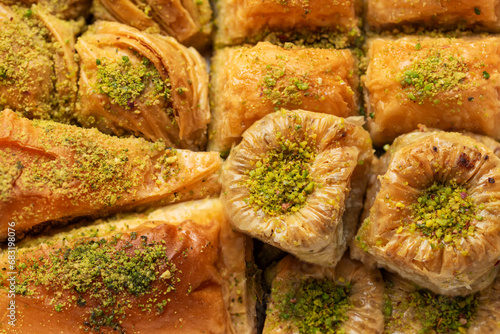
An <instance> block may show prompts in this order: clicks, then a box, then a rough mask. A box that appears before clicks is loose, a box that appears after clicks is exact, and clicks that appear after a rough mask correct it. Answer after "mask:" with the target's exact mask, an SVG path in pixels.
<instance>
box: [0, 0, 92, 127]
mask: <svg viewBox="0 0 500 334" xmlns="http://www.w3.org/2000/svg"><path fill="white" fill-rule="evenodd" d="M81 27H82V24H81V22H80V23H76V22H72V21H63V20H60V19H58V18H56V17H54V16H52V15H51V14H49V13H48V12H47V11H46V10H45V9H43V8H42V7H39V6H33V7H31V8H24V7H12V8H11V7H8V6H6V5H3V4H0V110H3V109H4V108H11V109H13V110H16V111H19V112H22V113H24V115H25V116H28V117H30V118H32V117H34V118H43V119H53V120H56V121H60V122H65V123H67V122H70V121H71V120H72V118H73V111H74V109H75V101H76V95H77V85H76V82H77V80H78V63H77V61H76V60H75V57H76V52H75V49H74V44H75V41H76V38H75V36H76V34H77V33H78V32H79V31H80V29H81Z"/></svg>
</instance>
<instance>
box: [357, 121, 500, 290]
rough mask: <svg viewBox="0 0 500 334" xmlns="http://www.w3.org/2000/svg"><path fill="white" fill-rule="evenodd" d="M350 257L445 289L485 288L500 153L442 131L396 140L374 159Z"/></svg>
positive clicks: (497, 245) (499, 245)
mask: <svg viewBox="0 0 500 334" xmlns="http://www.w3.org/2000/svg"><path fill="white" fill-rule="evenodd" d="M374 166H375V167H376V168H375V170H374V173H375V176H376V178H371V181H373V182H370V184H369V190H368V194H367V198H366V203H365V210H368V212H367V214H366V217H367V218H366V219H365V220H364V221H363V223H362V225H361V227H360V229H359V231H358V234H357V236H356V239H355V245H356V246H357V249H356V247H355V248H354V252H353V253H352V255H353V256H354V257H355V258H360V259H362V260H363V261H365V262H376V264H377V265H378V266H381V267H384V268H386V269H388V270H389V271H392V272H395V273H398V274H399V275H401V276H402V277H404V278H406V279H408V280H410V281H412V282H413V283H416V284H418V285H419V286H421V287H423V288H427V289H430V290H431V291H433V292H434V293H438V294H443V295H450V296H456V295H469V294H473V293H475V292H477V291H479V290H482V289H484V288H486V287H488V286H489V285H490V284H491V283H492V282H493V279H494V278H495V276H496V273H497V272H498V268H499V267H498V261H499V260H500V222H499V217H500V215H499V214H500V212H499V208H500V206H499V200H500V185H499V183H500V182H499V179H500V159H499V158H498V157H497V156H496V155H495V154H494V152H493V151H492V150H491V149H489V148H488V147H487V146H485V145H484V144H483V143H481V142H480V141H477V140H474V139H472V138H470V137H467V136H464V135H461V134H458V133H448V132H440V131H424V132H413V133H410V134H407V135H403V136H401V137H399V138H398V139H396V141H395V142H394V144H393V145H392V146H391V147H390V148H389V149H388V151H387V152H386V153H385V154H384V155H383V156H382V157H381V159H380V161H378V162H377V163H375V164H374Z"/></svg>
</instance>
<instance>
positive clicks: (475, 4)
mask: <svg viewBox="0 0 500 334" xmlns="http://www.w3.org/2000/svg"><path fill="white" fill-rule="evenodd" d="M366 3H367V15H366V20H367V23H368V24H369V26H370V27H371V28H375V29H380V28H383V29H391V28H394V27H398V26H399V27H401V26H404V25H408V24H412V25H419V26H424V27H427V28H456V27H461V28H463V27H469V28H483V29H487V30H489V31H495V32H496V31H498V30H499V28H500V22H499V21H498V17H499V16H500V1H498V0H476V1H471V0H452V1H450V0H411V1H406V0H405V1H401V0H366Z"/></svg>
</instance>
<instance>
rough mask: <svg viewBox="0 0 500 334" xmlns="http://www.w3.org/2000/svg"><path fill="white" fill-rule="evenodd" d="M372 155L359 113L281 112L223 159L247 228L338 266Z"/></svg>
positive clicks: (237, 212)
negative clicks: (349, 115)
mask: <svg viewBox="0 0 500 334" xmlns="http://www.w3.org/2000/svg"><path fill="white" fill-rule="evenodd" d="M372 157H373V150H372V147H371V141H370V137H369V135H368V133H367V132H366V131H365V130H364V129H363V128H362V127H361V122H360V119H359V118H348V119H343V118H340V117H336V116H332V115H325V114H319V113H313V112H308V111H304V110H296V111H286V110H281V111H277V112H275V113H273V114H270V115H267V116H265V117H264V118H263V119H261V120H259V121H257V122H256V123H255V124H254V125H252V126H251V127H250V129H248V130H247V131H246V132H245V133H244V134H243V140H242V141H241V143H240V144H239V145H238V146H236V147H235V148H233V149H232V150H231V154H230V155H229V157H228V159H227V160H226V162H225V164H224V165H223V168H222V188H223V189H222V195H221V198H222V201H223V203H224V206H225V210H226V214H227V216H228V218H229V220H230V222H231V224H232V225H233V226H234V227H235V228H236V229H237V230H239V231H241V232H243V233H246V234H249V235H251V236H252V237H254V238H258V239H261V240H262V241H264V242H266V243H268V244H271V245H273V246H275V247H278V248H281V249H282V250H285V251H287V252H289V253H291V254H293V255H295V256H296V257H298V258H299V259H301V260H303V261H307V262H311V263H315V264H320V265H324V266H334V265H335V264H336V263H337V262H338V261H339V260H340V258H341V257H342V254H344V251H345V250H346V248H347V244H348V243H349V242H350V241H351V239H352V237H353V235H354V233H355V229H356V227H357V222H358V217H359V212H360V210H361V208H362V199H363V195H364V191H365V186H366V179H367V172H368V170H369V166H370V164H371V160H372Z"/></svg>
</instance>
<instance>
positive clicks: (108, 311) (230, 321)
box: [0, 200, 255, 334]
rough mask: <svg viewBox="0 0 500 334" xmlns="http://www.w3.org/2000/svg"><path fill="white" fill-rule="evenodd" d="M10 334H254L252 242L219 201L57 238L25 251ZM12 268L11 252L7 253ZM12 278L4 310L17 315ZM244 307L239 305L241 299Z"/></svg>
mask: <svg viewBox="0 0 500 334" xmlns="http://www.w3.org/2000/svg"><path fill="white" fill-rule="evenodd" d="M18 246H19V247H18V254H17V270H9V271H13V272H15V276H16V278H17V283H16V289H15V293H16V294H15V300H16V305H17V314H16V324H15V326H13V327H11V326H10V325H8V324H7V322H8V321H9V319H8V318H7V314H6V313H5V312H3V313H2V318H1V325H0V327H1V328H2V329H3V330H8V331H9V333H27V332H31V331H32V330H33V328H37V332H43V333H56V332H57V333H60V332H64V333H87V332H100V333H111V332H116V331H117V332H119V333H207V330H208V332H209V333H221V334H223V333H224V334H236V333H238V334H239V333H244V334H245V333H248V334H251V333H254V332H255V323H254V322H255V319H254V317H255V298H251V297H250V295H249V293H250V291H249V287H250V286H251V283H250V282H249V281H248V280H247V278H246V273H245V271H246V263H245V260H246V254H247V252H248V249H250V248H251V240H250V239H248V238H246V237H245V236H243V235H241V234H239V233H236V232H233V231H232V230H231V228H230V227H229V224H228V222H227V220H225V217H224V213H223V211H222V205H221V203H220V201H219V200H205V201H197V202H189V203H183V204H179V205H174V206H170V207H165V208H161V209H158V210H155V211H152V212H149V213H146V214H133V215H127V216H118V217H114V218H112V219H108V220H104V221H103V220H99V221H97V222H95V223H93V224H91V225H88V226H83V227H77V228H74V229H68V228H66V229H65V230H63V231H53V232H52V233H51V235H48V236H44V237H39V238H33V239H28V240H25V241H23V242H22V243H20V244H19V245H18ZM0 262H1V263H2V267H7V268H8V267H9V263H8V251H7V249H5V250H3V251H2V253H1V255H0ZM12 277H14V274H8V273H7V272H5V271H4V272H2V289H1V290H0V305H2V307H4V306H5V309H7V306H8V303H9V301H10V298H9V297H8V293H9V288H10V285H9V281H8V280H7V279H8V278H12ZM236 300H237V301H236Z"/></svg>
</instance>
